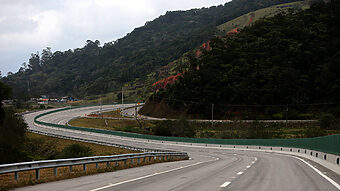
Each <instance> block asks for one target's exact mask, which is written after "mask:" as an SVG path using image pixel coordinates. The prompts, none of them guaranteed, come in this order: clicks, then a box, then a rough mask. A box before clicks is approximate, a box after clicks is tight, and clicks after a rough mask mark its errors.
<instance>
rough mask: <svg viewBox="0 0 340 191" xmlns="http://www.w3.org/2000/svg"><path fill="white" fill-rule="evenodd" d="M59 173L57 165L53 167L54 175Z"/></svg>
mask: <svg viewBox="0 0 340 191" xmlns="http://www.w3.org/2000/svg"><path fill="white" fill-rule="evenodd" d="M57 173H58V169H57V167H55V168H53V175H54V176H57Z"/></svg>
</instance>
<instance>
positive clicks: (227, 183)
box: [220, 182, 230, 188]
mask: <svg viewBox="0 0 340 191" xmlns="http://www.w3.org/2000/svg"><path fill="white" fill-rule="evenodd" d="M229 184H230V182H225V183H224V184H222V185H221V186H220V187H221V188H225V187H227V186H228V185H229Z"/></svg>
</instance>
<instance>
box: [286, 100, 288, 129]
mask: <svg viewBox="0 0 340 191" xmlns="http://www.w3.org/2000/svg"><path fill="white" fill-rule="evenodd" d="M287 127H288V105H287V107H286V128H287Z"/></svg>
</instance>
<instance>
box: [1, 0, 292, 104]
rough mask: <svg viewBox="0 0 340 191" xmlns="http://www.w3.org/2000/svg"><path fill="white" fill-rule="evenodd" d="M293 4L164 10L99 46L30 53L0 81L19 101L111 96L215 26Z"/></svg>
mask: <svg viewBox="0 0 340 191" xmlns="http://www.w3.org/2000/svg"><path fill="white" fill-rule="evenodd" d="M292 1H294V0H233V1H231V2H229V3H226V4H225V5H223V6H218V7H211V8H202V9H193V10H189V11H174V12H167V13H166V14H165V15H163V16H160V17H159V18H157V19H155V20H154V21H151V22H147V23H146V24H145V26H143V27H140V28H136V29H135V30H134V31H133V32H131V33H130V34H128V35H126V36H125V37H124V38H121V39H119V40H117V41H115V42H109V43H105V44H104V45H103V46H100V42H99V41H94V42H93V41H91V40H88V41H87V42H86V45H85V46H84V47H82V48H76V49H73V50H71V49H70V50H68V51H65V52H61V51H57V52H54V53H52V52H51V51H50V49H45V50H43V51H42V53H41V54H39V53H37V54H32V55H31V58H30V59H29V63H27V64H26V65H23V67H22V68H21V69H20V70H19V71H18V72H17V73H15V74H12V75H9V76H7V77H4V78H2V81H4V82H5V83H7V84H8V85H10V86H11V87H12V88H13V93H14V95H15V97H17V98H18V97H28V96H37V95H39V94H47V95H50V96H52V95H59V96H60V95H66V94H71V95H74V96H77V97H80V98H82V97H84V96H85V95H93V94H102V93H106V92H111V91H114V90H117V89H120V88H121V86H122V84H124V83H126V82H129V81H131V80H135V79H138V78H139V79H141V80H140V81H143V79H144V78H145V76H146V75H147V74H148V73H150V72H151V71H154V70H155V69H157V68H159V67H161V66H164V65H167V64H168V63H169V62H171V61H173V60H176V59H178V58H179V57H181V56H182V55H183V53H185V52H187V51H189V50H192V49H194V48H196V47H198V46H199V45H200V44H202V43H203V42H205V41H206V40H208V39H210V38H212V37H213V36H214V35H215V32H216V26H218V25H220V24H222V23H224V22H226V21H229V20H231V19H234V18H236V17H238V16H241V15H243V14H245V13H248V12H250V11H254V10H257V9H260V8H264V7H268V6H270V5H275V4H280V3H286V2H292ZM108 25H109V23H108ZM112 27H119V26H112ZM52 48H53V47H52Z"/></svg>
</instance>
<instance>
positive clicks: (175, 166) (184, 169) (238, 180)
mask: <svg viewBox="0 0 340 191" xmlns="http://www.w3.org/2000/svg"><path fill="white" fill-rule="evenodd" d="M127 106H131V105H124V106H121V105H116V106H102V107H99V106H98V107H89V108H80V109H74V110H68V111H63V112H57V113H54V114H51V115H47V116H44V117H41V118H40V119H39V120H41V121H44V122H50V123H56V124H65V123H67V121H69V120H70V119H72V118H74V117H78V116H84V115H85V114H89V113H91V112H93V111H98V110H99V109H100V108H101V109H108V108H113V107H127ZM39 113H41V112H37V113H30V114H26V115H25V116H24V118H25V120H26V122H27V123H28V125H29V128H30V129H34V130H39V131H44V132H50V133H55V134H62V135H66V136H72V137H81V138H86V139H92V140H102V141H108V142H112V143H118V144H125V145H132V146H137V147H147V148H158V149H168V150H176V151H184V152H187V153H188V154H189V156H190V157H191V159H190V160H185V161H179V162H169V163H160V164H154V165H148V166H143V167H138V168H131V169H126V170H120V171H116V172H109V173H102V174H96V175H91V176H84V177H79V178H73V179H69V180H62V181H56V182H51V183H44V184H39V185H35V186H28V187H23V188H19V189H17V190H34V191H39V190H41V191H42V190H44V191H45V190H82V191H83V190H90V191H97V190H103V191H109V190H152V191H158V190H159V191H165V190H190V191H193V190H204V191H205V190H209V191H210V190H235V191H248V190H249V191H267V190H268V191H281V190H282V191H287V190H288V191H290V190H293V191H314V190H315V191H316V190H318V191H328V190H329V191H333V190H334V191H335V190H340V187H338V188H337V186H339V184H340V176H339V175H338V174H335V173H332V172H331V171H327V172H326V175H325V174H324V173H325V171H326V170H324V169H322V167H321V166H318V165H316V164H313V166H316V168H318V169H321V170H320V171H321V172H320V171H316V170H315V169H313V168H311V167H310V166H309V165H308V164H307V163H306V162H305V161H303V160H301V159H299V158H297V157H293V156H289V155H282V154H274V153H266V152H256V151H241V150H239V151H238V150H231V149H227V148H223V147H219V146H205V145H202V144H201V145H200V144H195V145H190V144H188V143H168V142H164V143H162V142H159V141H147V140H140V139H139V140H134V139H131V138H123V137H116V136H108V135H100V134H89V133H81V132H70V131H61V130H55V129H49V128H40V127H36V126H34V125H33V118H34V116H36V115H38V114H39ZM321 174H323V175H321ZM332 181H334V182H333V183H332Z"/></svg>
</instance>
